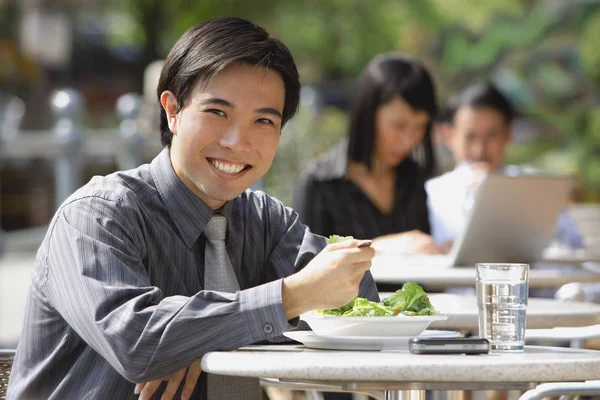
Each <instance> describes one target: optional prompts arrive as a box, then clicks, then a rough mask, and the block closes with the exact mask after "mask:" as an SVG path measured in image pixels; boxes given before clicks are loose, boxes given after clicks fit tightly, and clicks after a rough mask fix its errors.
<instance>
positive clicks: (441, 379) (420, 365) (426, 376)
mask: <svg viewBox="0 0 600 400" xmlns="http://www.w3.org/2000/svg"><path fill="white" fill-rule="evenodd" d="M201 364H202V370H204V371H207V372H209V373H216V374H221V375H234V376H247V377H260V378H279V379H281V380H290V381H295V382H303V381H304V382H320V383H341V382H346V383H349V382H353V383H355V384H356V383H360V382H363V383H377V385H379V387H380V388H381V389H390V388H400V387H402V385H403V384H404V385H406V384H410V385H411V388H421V389H428V388H432V387H435V388H438V389H439V388H444V387H447V388H457V384H458V383H460V385H461V387H462V388H464V389H471V388H492V387H496V386H499V384H503V386H504V387H507V386H508V387H510V386H511V385H513V384H514V386H515V387H522V385H523V383H539V382H561V381H582V380H588V379H598V377H600V352H599V351H593V350H582V349H571V348H558V347H536V346H526V350H525V352H524V353H513V354H502V355H498V354H489V355H479V356H465V355H415V354H411V353H409V352H408V351H402V350H400V351H381V352H372V351H328V350H310V349H305V348H304V347H303V346H301V345H299V346H294V345H285V346H248V347H245V348H242V349H240V350H237V351H231V352H211V353H207V354H206V355H205V356H204V357H203V358H202V362H201ZM359 386H360V385H359Z"/></svg>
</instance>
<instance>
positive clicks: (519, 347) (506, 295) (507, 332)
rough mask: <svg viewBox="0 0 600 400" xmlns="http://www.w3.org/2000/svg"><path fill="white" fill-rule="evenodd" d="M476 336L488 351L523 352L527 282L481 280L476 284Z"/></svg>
mask: <svg viewBox="0 0 600 400" xmlns="http://www.w3.org/2000/svg"><path fill="white" fill-rule="evenodd" d="M477 303H478V306H479V308H480V310H479V332H480V335H481V336H483V337H485V338H487V339H488V340H489V341H490V349H491V350H492V351H493V350H498V351H515V352H518V351H523V349H524V347H525V311H526V309H527V282H524V281H523V282H508V281H497V280H481V281H478V282H477Z"/></svg>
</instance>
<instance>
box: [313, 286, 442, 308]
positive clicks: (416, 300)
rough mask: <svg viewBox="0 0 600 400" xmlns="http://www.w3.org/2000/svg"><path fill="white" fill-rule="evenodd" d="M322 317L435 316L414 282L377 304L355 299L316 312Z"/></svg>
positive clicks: (419, 287)
mask: <svg viewBox="0 0 600 400" xmlns="http://www.w3.org/2000/svg"><path fill="white" fill-rule="evenodd" d="M318 312H319V313H320V314H323V315H335V316H338V317H393V316H395V315H398V314H402V315H408V316H417V315H437V314H438V312H437V311H436V310H435V308H434V307H433V306H432V305H431V302H430V301H429V297H428V296H427V293H425V291H424V290H423V288H422V287H421V286H420V285H419V284H418V283H416V282H410V283H405V284H404V286H402V289H399V290H397V291H396V292H395V293H394V294H392V295H390V296H388V297H386V298H384V299H382V300H381V301H380V302H379V303H376V302H374V301H370V300H367V299H365V298H362V297H356V298H355V299H354V300H351V301H350V302H348V303H346V304H344V305H343V306H341V307H338V308H333V309H330V310H318Z"/></svg>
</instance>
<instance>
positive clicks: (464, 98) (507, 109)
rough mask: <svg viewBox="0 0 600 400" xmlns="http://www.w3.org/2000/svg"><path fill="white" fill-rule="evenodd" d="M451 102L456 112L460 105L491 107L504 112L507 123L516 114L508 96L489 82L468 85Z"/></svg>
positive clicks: (503, 115)
mask: <svg viewBox="0 0 600 400" xmlns="http://www.w3.org/2000/svg"><path fill="white" fill-rule="evenodd" d="M450 103H451V107H452V109H453V110H455V112H456V111H457V110H458V109H459V108H460V107H471V108H491V109H493V110H496V111H498V112H499V113H500V114H502V117H504V121H506V123H507V124H510V123H511V121H512V120H513V118H514V117H515V115H516V112H515V109H514V107H513V105H512V104H511V103H510V101H508V99H507V98H506V96H504V95H503V94H502V92H500V90H498V88H496V86H494V84H492V83H489V82H485V83H476V84H474V85H471V86H467V87H466V88H465V89H463V91H462V92H460V93H459V94H458V95H457V96H455V97H454V98H453V99H452V100H451V101H450Z"/></svg>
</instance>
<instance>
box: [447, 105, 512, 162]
mask: <svg viewBox="0 0 600 400" xmlns="http://www.w3.org/2000/svg"><path fill="white" fill-rule="evenodd" d="M510 137H511V132H510V125H509V124H508V123H507V122H506V121H505V120H504V118H503V116H502V114H501V113H500V112H499V111H497V110H494V109H492V108H479V107H476V108H472V107H460V108H459V109H458V110H457V112H456V114H455V116H454V126H453V128H452V135H451V136H450V140H449V143H448V144H449V147H450V149H451V150H452V152H453V153H454V159H455V160H456V162H457V163H458V162H462V161H471V162H485V163H487V164H489V166H490V168H491V169H497V168H499V167H500V166H501V165H502V164H503V160H504V149H505V148H506V145H507V144H508V143H509V141H510Z"/></svg>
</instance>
